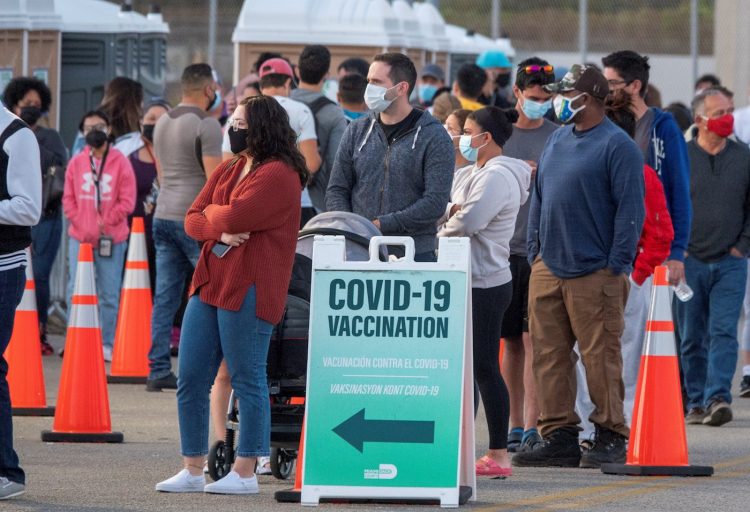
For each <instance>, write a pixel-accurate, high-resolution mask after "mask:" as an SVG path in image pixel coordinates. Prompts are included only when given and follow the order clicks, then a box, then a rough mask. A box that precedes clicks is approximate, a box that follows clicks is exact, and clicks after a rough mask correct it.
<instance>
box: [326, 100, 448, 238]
mask: <svg viewBox="0 0 750 512" xmlns="http://www.w3.org/2000/svg"><path fill="white" fill-rule="evenodd" d="M377 116H378V114H375V113H371V114H370V115H368V116H367V117H360V118H359V119H357V120H356V121H352V122H351V123H350V124H349V126H348V127H347V128H346V131H345V132H344V136H343V137H342V138H341V145H340V146H339V150H338V153H337V154H336V161H335V162H334V164H333V169H332V170H331V178H330V180H329V181H328V190H327V192H326V208H327V210H328V211H345V212H353V213H356V214H358V215H361V216H363V217H365V218H367V219H370V220H375V219H378V220H379V221H380V231H381V232H382V233H383V234H384V235H397V236H411V237H412V238H414V246H415V250H416V252H417V253H422V252H429V251H434V250H435V248H436V245H437V242H436V240H437V239H436V236H435V235H436V233H437V221H438V219H439V218H440V217H441V216H442V215H443V212H444V211H445V207H446V205H447V204H448V200H449V198H450V191H451V184H452V183H453V166H454V161H455V151H454V149H453V142H452V141H451V138H450V136H449V135H448V132H446V131H445V128H443V126H442V125H441V124H440V123H438V122H437V121H436V120H435V118H434V117H432V116H431V115H430V114H428V113H426V112H425V113H423V114H422V117H421V118H419V120H418V121H417V124H416V126H415V127H414V128H413V129H412V130H411V131H409V132H408V133H406V134H404V135H402V136H401V137H400V138H399V139H398V140H396V141H395V142H392V143H391V144H390V145H388V143H387V142H386V138H385V132H384V131H383V129H382V128H381V126H380V123H379V122H378V120H377Z"/></svg>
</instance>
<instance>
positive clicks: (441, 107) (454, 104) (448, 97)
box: [432, 91, 466, 124]
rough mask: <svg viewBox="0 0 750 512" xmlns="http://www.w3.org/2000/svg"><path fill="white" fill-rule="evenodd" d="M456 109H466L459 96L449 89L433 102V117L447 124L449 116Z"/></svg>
mask: <svg viewBox="0 0 750 512" xmlns="http://www.w3.org/2000/svg"><path fill="white" fill-rule="evenodd" d="M456 110H466V109H464V108H463V107H462V106H461V102H460V101H458V98H456V97H455V96H453V95H452V94H450V92H447V91H446V92H444V93H442V94H440V95H439V96H438V97H437V98H435V101H434V102H433V103H432V117H434V118H435V119H437V120H438V122H439V123H442V124H445V122H446V121H447V120H448V116H449V115H451V112H454V111H456Z"/></svg>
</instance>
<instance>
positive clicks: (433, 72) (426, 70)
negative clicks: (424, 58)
mask: <svg viewBox="0 0 750 512" xmlns="http://www.w3.org/2000/svg"><path fill="white" fill-rule="evenodd" d="M419 76H431V77H433V78H437V79H438V80H440V81H441V82H444V81H445V72H444V71H443V68H441V67H440V66H438V65H437V64H427V65H426V66H425V67H423V68H422V72H421V73H420V74H419Z"/></svg>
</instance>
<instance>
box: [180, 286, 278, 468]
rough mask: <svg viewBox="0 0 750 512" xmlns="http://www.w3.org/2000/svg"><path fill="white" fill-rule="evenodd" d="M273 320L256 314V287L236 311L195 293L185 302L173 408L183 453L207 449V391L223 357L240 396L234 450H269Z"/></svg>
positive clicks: (263, 452) (248, 453)
mask: <svg viewBox="0 0 750 512" xmlns="http://www.w3.org/2000/svg"><path fill="white" fill-rule="evenodd" d="M272 330H273V325H272V324H270V323H268V322H265V321H263V320H261V319H259V318H258V317H256V316H255V287H254V286H252V287H251V288H250V289H249V290H248V291H247V295H245V300H244V302H243V303H242V307H241V308H240V310H239V311H229V310H226V309H221V308H217V307H215V306H210V305H208V304H206V303H204V302H203V301H202V300H201V299H200V297H199V296H198V295H193V296H192V297H191V298H190V301H189V302H188V306H187V310H186V311H185V318H184V320H183V322H182V335H181V336H180V353H179V354H180V355H179V358H180V376H179V378H178V379H177V411H178V414H179V419H180V440H181V445H182V455H183V456H185V457H197V456H199V455H205V454H206V453H208V420H209V417H210V411H209V393H210V391H211V385H212V384H213V382H214V378H215V377H216V372H217V370H218V369H219V364H220V363H221V360H222V358H223V359H224V360H225V361H226V362H227V367H228V368H229V375H230V377H231V381H232V389H234V392H235V393H236V396H237V398H238V399H239V408H240V418H241V422H242V428H240V439H239V443H238V446H237V455H239V456H241V457H259V456H263V455H268V453H269V443H270V435H271V405H270V403H269V399H268V382H267V377H266V359H267V357H268V344H269V342H270V339H271V331H272Z"/></svg>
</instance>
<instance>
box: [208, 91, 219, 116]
mask: <svg viewBox="0 0 750 512" xmlns="http://www.w3.org/2000/svg"><path fill="white" fill-rule="evenodd" d="M214 94H215V96H214V99H213V101H211V104H210V105H209V106H208V108H207V109H206V112H211V111H212V110H215V109H216V108H217V107H218V106H219V105H221V91H220V90H219V89H216V91H214Z"/></svg>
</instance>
